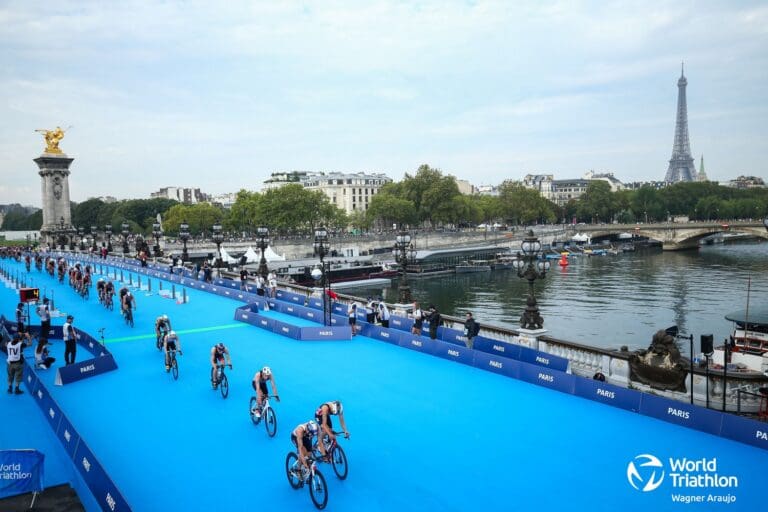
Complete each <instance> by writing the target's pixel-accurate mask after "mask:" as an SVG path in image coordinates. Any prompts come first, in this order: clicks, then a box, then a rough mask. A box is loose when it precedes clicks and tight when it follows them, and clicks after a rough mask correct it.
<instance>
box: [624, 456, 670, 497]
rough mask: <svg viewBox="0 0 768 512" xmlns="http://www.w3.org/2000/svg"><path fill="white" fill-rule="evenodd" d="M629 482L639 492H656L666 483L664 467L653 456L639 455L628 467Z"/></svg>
mask: <svg viewBox="0 0 768 512" xmlns="http://www.w3.org/2000/svg"><path fill="white" fill-rule="evenodd" d="M627 481H629V485H631V486H632V487H634V488H635V489H636V490H638V491H643V492H651V491H655V490H656V489H658V488H659V486H660V485H661V483H662V482H663V481H664V465H663V464H662V463H661V461H660V460H659V459H658V458H656V457H654V456H653V455H649V454H647V453H644V454H642V455H638V456H637V457H635V459H634V460H632V461H630V462H629V464H628V465H627Z"/></svg>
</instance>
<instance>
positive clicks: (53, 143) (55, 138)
mask: <svg viewBox="0 0 768 512" xmlns="http://www.w3.org/2000/svg"><path fill="white" fill-rule="evenodd" d="M70 128H71V126H70ZM68 129H69V128H67V130H68ZM35 131H36V132H39V133H42V134H43V137H44V138H45V152H46V153H55V154H59V155H60V154H63V153H62V151H61V149H59V142H60V141H61V139H63V138H64V132H65V131H66V130H62V129H61V126H57V127H56V129H55V130H35Z"/></svg>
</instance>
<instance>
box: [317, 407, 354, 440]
mask: <svg viewBox="0 0 768 512" xmlns="http://www.w3.org/2000/svg"><path fill="white" fill-rule="evenodd" d="M331 416H338V417H339V423H341V428H342V430H344V438H345V439H349V431H347V423H346V422H345V421H344V407H343V406H342V405H341V402H340V401H339V400H334V401H333V402H325V403H324V404H322V405H321V406H320V407H318V408H317V410H316V411H315V421H316V422H318V423H319V424H320V426H321V427H322V429H323V432H324V433H325V434H327V435H328V437H329V438H330V439H331V441H335V440H336V435H335V434H334V433H333V422H332V421H331ZM321 444H322V443H321Z"/></svg>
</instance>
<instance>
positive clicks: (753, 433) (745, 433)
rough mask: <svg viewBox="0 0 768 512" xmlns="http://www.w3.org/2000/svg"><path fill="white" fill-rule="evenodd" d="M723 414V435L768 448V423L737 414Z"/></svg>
mask: <svg viewBox="0 0 768 512" xmlns="http://www.w3.org/2000/svg"><path fill="white" fill-rule="evenodd" d="M722 416H723V425H722V428H721V429H720V435H721V436H723V437H727V438H728V439H733V440H734V441H738V442H740V443H747V444H751V445H752V446H757V447H758V448H762V449H763V450H768V423H764V422H761V421H755V420H753V419H750V418H744V417H742V416H736V415H735V414H723V415H722Z"/></svg>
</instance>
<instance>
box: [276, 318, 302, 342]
mask: <svg viewBox="0 0 768 512" xmlns="http://www.w3.org/2000/svg"><path fill="white" fill-rule="evenodd" d="M272 332H275V333H277V334H281V335H283V336H287V337H289V338H293V339H296V340H298V339H299V337H300V336H301V330H300V329H299V328H298V327H296V326H295V325H291V324H287V323H285V322H281V321H280V320H275V321H274V323H273V326H272Z"/></svg>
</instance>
